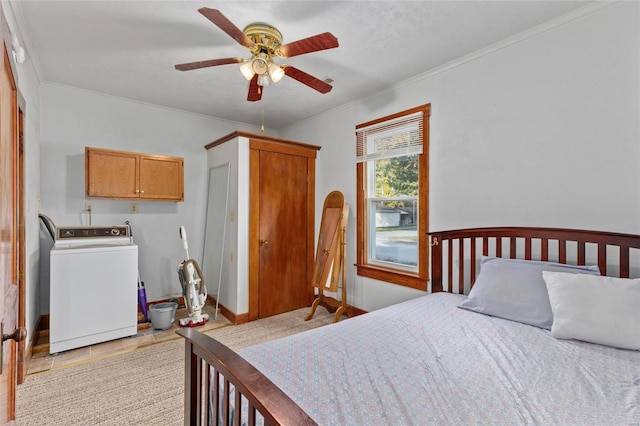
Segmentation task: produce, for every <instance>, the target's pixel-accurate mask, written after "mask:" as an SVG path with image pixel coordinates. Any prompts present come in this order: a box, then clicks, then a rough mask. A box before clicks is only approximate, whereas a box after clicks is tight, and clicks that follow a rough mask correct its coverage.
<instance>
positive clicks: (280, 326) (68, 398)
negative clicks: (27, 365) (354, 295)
mask: <svg viewBox="0 0 640 426" xmlns="http://www.w3.org/2000/svg"><path fill="white" fill-rule="evenodd" d="M308 313H309V309H308V308H303V309H299V310H296V311H292V312H287V313H284V314H281V315H276V316H273V317H269V318H265V319H261V320H258V321H252V322H249V323H246V324H242V325H229V326H226V327H221V328H218V329H215V330H212V331H209V332H207V334H209V335H211V336H212V337H214V338H216V339H218V340H219V341H221V342H222V343H224V344H225V345H227V346H229V347H230V348H232V349H234V350H237V349H241V348H244V347H248V346H252V345H255V344H258V343H262V342H266V341H269V340H274V339H277V338H280V337H284V336H288V335H291V334H295V333H299V332H302V331H304V330H309V329H312V328H316V327H319V326H322V325H325V324H329V323H331V322H332V321H333V314H330V313H328V312H327V311H326V310H324V309H322V308H320V309H318V311H317V312H316V314H315V316H314V318H313V319H312V320H310V321H304V317H305V316H306V315H307V314H308ZM183 388H184V343H183V341H182V339H180V340H173V341H169V342H166V343H158V344H155V345H152V346H147V347H143V348H141V349H138V350H135V351H132V352H128V353H124V354H120V355H116V356H112V357H109V358H105V359H100V360H97V361H95V362H91V363H87V364H81V365H77V366H74V367H70V368H65V369H60V370H55V371H51V372H45V373H40V374H35V375H31V376H27V378H26V380H25V382H24V383H23V384H21V385H19V386H18V392H17V407H16V417H17V418H16V423H17V424H18V425H24V426H27V425H29V426H31V425H155V424H162V425H182V424H183V405H184V401H183V398H184V392H183Z"/></svg>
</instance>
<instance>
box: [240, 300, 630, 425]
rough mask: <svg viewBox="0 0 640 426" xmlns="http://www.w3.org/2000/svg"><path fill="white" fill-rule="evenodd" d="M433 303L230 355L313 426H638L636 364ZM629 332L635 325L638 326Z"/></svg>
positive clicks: (415, 303)
mask: <svg viewBox="0 0 640 426" xmlns="http://www.w3.org/2000/svg"><path fill="white" fill-rule="evenodd" d="M463 297H464V296H459V295H453V294H446V293H438V294H434V295H429V296H424V297H421V298H418V299H414V300H411V301H408V302H405V303H401V304H398V305H395V306H392V307H389V308H385V309H381V310H378V311H374V312H371V313H369V314H366V315H362V316H359V317H356V318H352V319H348V320H345V321H341V322H339V323H337V324H332V325H329V326H325V327H321V328H318V329H314V330H311V331H308V332H305V333H301V334H297V335H293V336H289V337H287V338H284V339H280V340H276V341H272V342H268V343H265V344H261V345H257V346H254V347H251V348H247V349H244V350H242V351H240V354H241V355H242V356H243V357H244V358H246V359H247V360H248V361H249V362H251V363H252V364H253V365H255V366H256V368H258V369H259V370H260V371H262V372H263V373H264V374H265V375H266V376H267V377H269V379H271V380H272V381H273V382H274V383H275V384H276V385H278V386H279V387H280V388H282V389H283V390H284V391H285V392H286V393H287V394H288V395H289V396H291V398H292V399H293V400H294V401H296V402H297V403H298V404H299V405H300V406H301V407H302V408H303V409H304V410H305V411H306V412H307V413H308V414H309V415H310V416H311V417H313V418H314V419H315V420H316V421H317V422H318V423H319V424H320V425H382V424H393V425H410V424H415V425H425V424H491V425H503V424H512V425H515V424H534V423H535V424H546V425H548V424H561V425H566V424H571V425H586V424H593V425H628V424H636V425H637V424H640V352H637V351H629V350H621V349H614V348H610V347H605V346H600V345H595V344H590V343H583V342H577V341H572V340H558V339H555V338H553V337H551V335H550V333H549V331H547V330H542V329H538V328H534V327H531V326H528V325H523V324H520V323H516V322H511V321H507V320H503V319H499V318H492V317H489V316H486V315H482V314H478V313H474V312H469V311H465V310H462V309H459V308H457V305H458V304H459V303H460V302H461V301H462V300H463ZM639 326H640V325H639Z"/></svg>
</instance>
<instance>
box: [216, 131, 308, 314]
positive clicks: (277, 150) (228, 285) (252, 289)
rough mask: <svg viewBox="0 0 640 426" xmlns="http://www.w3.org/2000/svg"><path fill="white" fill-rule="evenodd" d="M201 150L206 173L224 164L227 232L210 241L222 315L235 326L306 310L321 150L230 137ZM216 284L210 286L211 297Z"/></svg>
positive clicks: (264, 139) (291, 143)
mask: <svg viewBox="0 0 640 426" xmlns="http://www.w3.org/2000/svg"><path fill="white" fill-rule="evenodd" d="M206 148H207V150H208V152H207V159H208V160H207V162H208V165H209V167H210V170H211V168H215V167H220V166H223V165H225V164H228V165H229V170H230V172H229V191H228V193H229V203H228V205H229V207H228V211H227V214H226V217H227V220H228V227H227V229H229V231H230V232H229V233H228V234H227V237H226V241H218V240H216V242H217V243H218V244H223V245H224V246H225V250H224V255H223V259H224V260H223V270H222V274H221V276H222V277H223V280H222V289H221V294H220V298H219V299H218V300H219V301H220V303H221V305H223V308H222V312H223V313H225V315H227V314H229V313H230V314H231V316H232V317H233V318H230V319H231V320H232V321H233V322H235V323H241V322H246V321H252V320H255V319H258V318H264V317H268V316H272V315H276V314H279V313H283V312H287V311H292V310H295V309H299V308H303V307H308V306H311V303H312V302H313V297H314V291H313V287H312V286H311V274H312V270H313V260H314V249H315V245H314V241H315V238H314V233H315V227H314V215H315V160H316V155H317V151H318V150H319V149H320V147H318V146H314V145H309V144H304V143H300V142H294V141H287V140H283V139H278V138H272V137H269V136H265V135H256V134H251V133H246V132H234V133H232V134H229V135H227V136H225V137H223V138H220V139H218V140H216V141H214V142H211V143H210V144H208V145H207V146H206ZM215 201H216V200H213V202H212V200H210V202H209V205H215V204H216V203H215ZM208 229H209V227H208ZM205 234H206V232H205ZM205 238H209V236H207V235H205ZM205 244H206V242H205ZM205 262H206V260H205ZM204 274H205V276H206V274H207V272H204ZM217 278H218V277H212V279H210V280H209V282H210V283H211V281H214V282H213V283H211V285H209V284H207V288H208V289H209V290H210V291H213V289H214V288H216V286H217V282H218V279H217ZM225 310H226V312H225ZM229 311H231V312H229ZM227 316H229V315H227Z"/></svg>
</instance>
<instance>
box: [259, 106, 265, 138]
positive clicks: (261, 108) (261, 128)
mask: <svg viewBox="0 0 640 426" xmlns="http://www.w3.org/2000/svg"><path fill="white" fill-rule="evenodd" d="M260 112H261V114H262V125H261V126H260V131H261V132H262V133H264V102H260Z"/></svg>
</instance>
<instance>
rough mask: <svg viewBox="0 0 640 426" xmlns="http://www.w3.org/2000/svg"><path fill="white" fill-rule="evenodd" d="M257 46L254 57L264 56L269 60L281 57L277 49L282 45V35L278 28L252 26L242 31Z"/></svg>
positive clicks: (254, 49) (262, 25)
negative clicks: (273, 57)
mask: <svg viewBox="0 0 640 426" xmlns="http://www.w3.org/2000/svg"><path fill="white" fill-rule="evenodd" d="M242 32H243V33H245V34H246V36H247V37H249V38H250V39H251V41H253V42H254V43H255V44H256V46H255V47H253V49H252V51H253V54H254V55H259V54H264V55H265V56H267V58H270V57H272V56H279V55H278V54H277V49H278V47H280V45H281V44H282V34H281V33H280V31H278V30H277V29H276V28H274V27H272V26H270V25H266V24H250V25H247V26H246V27H245V29H244V30H243V31H242Z"/></svg>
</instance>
